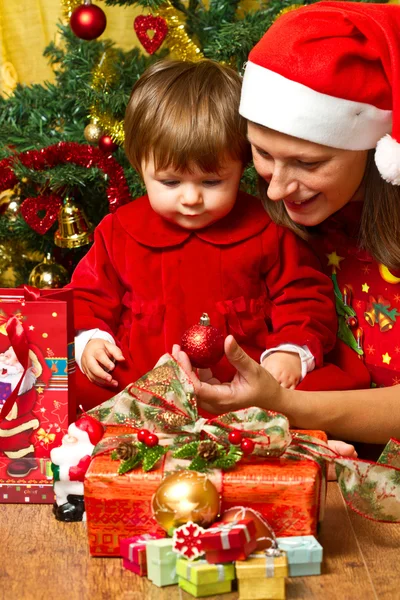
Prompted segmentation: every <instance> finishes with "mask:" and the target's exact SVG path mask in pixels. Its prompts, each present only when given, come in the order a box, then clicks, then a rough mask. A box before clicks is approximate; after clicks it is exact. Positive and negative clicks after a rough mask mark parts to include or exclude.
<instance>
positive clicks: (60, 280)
mask: <svg viewBox="0 0 400 600" xmlns="http://www.w3.org/2000/svg"><path fill="white" fill-rule="evenodd" d="M68 282H69V275H68V271H67V269H65V268H64V267H63V266H62V265H59V264H58V263H57V262H56V261H55V260H54V258H53V257H52V256H51V255H49V254H47V256H45V257H44V259H43V262H41V263H39V264H38V265H36V267H34V269H32V271H31V274H30V275H29V280H28V283H29V285H32V286H34V287H36V288H39V289H44V288H51V289H55V288H62V287H64V285H67V283H68Z"/></svg>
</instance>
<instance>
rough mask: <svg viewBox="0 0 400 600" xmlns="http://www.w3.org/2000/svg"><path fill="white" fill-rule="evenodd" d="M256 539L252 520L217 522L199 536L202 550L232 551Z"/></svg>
mask: <svg viewBox="0 0 400 600" xmlns="http://www.w3.org/2000/svg"><path fill="white" fill-rule="evenodd" d="M255 539H256V526H255V524H254V521H253V520H252V519H241V520H240V521H230V522H229V523H222V522H220V521H218V522H217V523H214V525H212V527H210V528H209V529H207V531H206V532H205V533H203V534H202V536H201V545H202V548H203V550H206V551H207V550H232V549H233V548H241V547H242V546H244V545H245V544H248V543H249V542H251V541H253V540H255Z"/></svg>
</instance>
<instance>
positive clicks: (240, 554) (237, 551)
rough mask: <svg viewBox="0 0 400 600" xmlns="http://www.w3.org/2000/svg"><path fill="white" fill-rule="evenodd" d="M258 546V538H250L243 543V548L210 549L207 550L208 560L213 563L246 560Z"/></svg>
mask: <svg viewBox="0 0 400 600" xmlns="http://www.w3.org/2000/svg"><path fill="white" fill-rule="evenodd" d="M256 548H257V540H256V539H255V538H254V540H250V542H246V543H245V544H243V546H242V547H241V548H231V549H230V550H209V551H207V552H206V561H207V562H209V563H210V564H212V565H216V564H218V563H227V562H234V561H235V560H246V558H247V557H248V556H249V554H251V553H252V552H253V550H255V549H256Z"/></svg>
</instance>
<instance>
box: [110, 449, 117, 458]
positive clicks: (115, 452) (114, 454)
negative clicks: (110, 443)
mask: <svg viewBox="0 0 400 600" xmlns="http://www.w3.org/2000/svg"><path fill="white" fill-rule="evenodd" d="M118 459H119V456H118V452H117V451H116V450H113V451H112V452H111V460H118Z"/></svg>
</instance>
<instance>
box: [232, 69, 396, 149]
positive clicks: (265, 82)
mask: <svg viewBox="0 0 400 600" xmlns="http://www.w3.org/2000/svg"><path fill="white" fill-rule="evenodd" d="M239 112H240V114H241V115H242V116H243V117H245V118H246V119H248V120H249V121H253V122H254V123H258V124H259V125H264V126H265V127H270V128H271V129H274V130H276V131H280V132H281V133H286V134H288V135H292V136H294V137H298V138H301V139H303V140H308V141H310V142H314V143H317V144H323V145H325V146H331V147H333V148H341V149H343V150H369V149H370V148H375V146H376V143H377V142H378V140H380V139H381V137H382V136H384V135H385V134H386V133H389V132H390V131H391V130H392V111H391V110H381V109H379V108H376V107H375V106H372V105H370V104H365V103H363V102H353V101H352V100H344V99H343V98H335V97H334V96H328V95H326V94H322V93H320V92H316V91H315V90H313V89H311V88H309V87H307V86H305V85H303V84H301V83H298V82H297V81H292V80H290V79H287V78H286V77H283V76H282V75H279V74H278V73H275V72H274V71H270V70H269V69H266V68H264V67H261V66H260V65H257V64H255V63H252V62H251V61H249V62H248V63H247V65H246V70H245V74H244V78H243V86H242V97H241V101H240V109H239Z"/></svg>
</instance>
